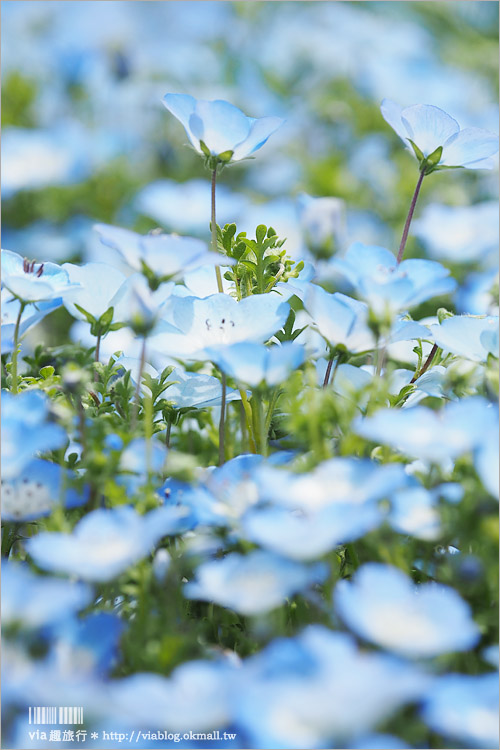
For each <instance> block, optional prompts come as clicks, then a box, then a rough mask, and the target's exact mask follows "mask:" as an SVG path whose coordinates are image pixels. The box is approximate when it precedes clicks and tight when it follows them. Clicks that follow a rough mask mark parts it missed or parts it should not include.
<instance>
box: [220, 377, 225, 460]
mask: <svg viewBox="0 0 500 750" xmlns="http://www.w3.org/2000/svg"><path fill="white" fill-rule="evenodd" d="M221 385H222V399H221V405H220V419H219V466H222V465H223V464H224V462H225V460H226V448H225V442H226V440H225V438H226V376H225V374H224V373H223V372H221Z"/></svg>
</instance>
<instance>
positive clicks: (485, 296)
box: [454, 268, 498, 315]
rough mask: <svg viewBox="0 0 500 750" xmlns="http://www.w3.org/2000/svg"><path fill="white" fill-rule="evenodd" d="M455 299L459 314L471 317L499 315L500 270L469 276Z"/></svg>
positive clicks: (494, 269)
mask: <svg viewBox="0 0 500 750" xmlns="http://www.w3.org/2000/svg"><path fill="white" fill-rule="evenodd" d="M454 297H455V304H456V307H457V311H458V312H461V313H468V314H469V315H495V314H498V268H491V269H490V270H489V271H484V272H482V273H470V274H468V275H467V276H466V277H465V280H464V281H463V283H462V284H461V285H460V286H459V288H458V289H457V291H456V294H455V295H454Z"/></svg>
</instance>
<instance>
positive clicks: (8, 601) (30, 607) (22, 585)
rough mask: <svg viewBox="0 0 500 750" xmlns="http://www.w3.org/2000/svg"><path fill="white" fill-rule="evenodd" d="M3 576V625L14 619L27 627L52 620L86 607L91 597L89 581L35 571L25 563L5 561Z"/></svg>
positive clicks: (67, 615) (36, 626) (55, 620)
mask: <svg viewBox="0 0 500 750" xmlns="http://www.w3.org/2000/svg"><path fill="white" fill-rule="evenodd" d="M2 578H3V580H2V620H3V624H4V627H7V626H8V625H11V624H14V623H20V624H21V625H22V626H23V627H25V628H39V627H42V626H44V625H49V624H53V623H55V622H57V621H58V620H62V619H65V618H67V617H69V616H70V615H71V614H73V613H75V612H77V611H78V610H80V609H83V608H84V607H86V606H87V604H89V602H90V600H91V598H92V591H91V589H90V588H89V587H88V586H87V585H86V584H84V583H75V582H69V581H64V580H61V579H60V578H48V577H46V576H40V575H35V574H34V573H33V572H32V571H31V570H30V568H29V567H28V566H27V565H26V564H23V563H14V562H4V563H3V569H2Z"/></svg>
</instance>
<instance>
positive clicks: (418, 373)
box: [410, 344, 438, 383]
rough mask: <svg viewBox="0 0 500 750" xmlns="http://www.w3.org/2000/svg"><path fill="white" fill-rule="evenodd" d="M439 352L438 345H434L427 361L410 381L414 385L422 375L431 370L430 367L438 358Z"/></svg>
mask: <svg viewBox="0 0 500 750" xmlns="http://www.w3.org/2000/svg"><path fill="white" fill-rule="evenodd" d="M437 350H438V345H437V344H434V346H433V347H432V349H431V350H430V352H429V356H428V357H427V359H426V360H425V362H424V364H423V365H422V367H421V368H420V370H417V372H416V373H415V374H414V376H413V377H412V379H411V380H410V383H414V382H415V381H416V380H417V378H419V377H420V376H421V375H423V374H424V372H426V371H427V370H428V369H429V367H430V366H431V364H432V360H433V359H434V357H435V356H436V352H437Z"/></svg>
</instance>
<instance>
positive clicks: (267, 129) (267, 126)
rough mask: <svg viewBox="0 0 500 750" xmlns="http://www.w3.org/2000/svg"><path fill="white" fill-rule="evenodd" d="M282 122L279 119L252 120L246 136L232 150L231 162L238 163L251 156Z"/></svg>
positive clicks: (262, 118) (263, 118)
mask: <svg viewBox="0 0 500 750" xmlns="http://www.w3.org/2000/svg"><path fill="white" fill-rule="evenodd" d="M249 119H250V118H249ZM284 122H285V121H284V120H282V118H281V117H261V118H259V119H258V120H254V122H253V123H252V125H251V128H250V132H249V134H248V136H247V137H246V138H245V140H244V141H242V142H241V143H239V144H238V145H237V146H236V148H235V149H234V154H233V157H232V161H238V160H239V159H244V158H245V156H249V155H250V154H253V153H254V151H257V149H259V148H260V147H261V146H263V145H264V143H265V142H266V141H267V139H268V138H269V136H270V135H272V134H273V133H274V132H275V131H276V130H277V129H278V128H279V127H281V125H283V123H284Z"/></svg>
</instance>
